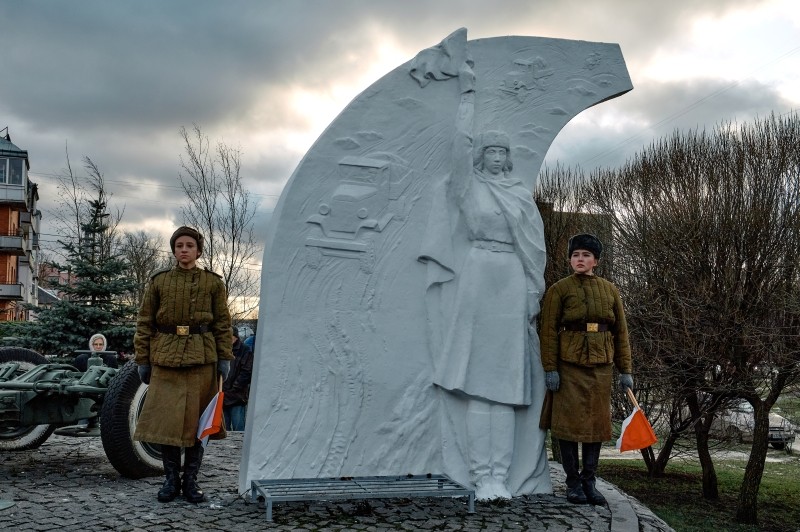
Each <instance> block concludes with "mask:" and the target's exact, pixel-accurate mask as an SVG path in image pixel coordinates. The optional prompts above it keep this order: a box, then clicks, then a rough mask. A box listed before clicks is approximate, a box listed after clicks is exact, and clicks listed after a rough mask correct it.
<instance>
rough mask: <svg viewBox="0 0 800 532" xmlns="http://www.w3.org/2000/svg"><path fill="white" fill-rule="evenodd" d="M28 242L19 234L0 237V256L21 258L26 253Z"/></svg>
mask: <svg viewBox="0 0 800 532" xmlns="http://www.w3.org/2000/svg"><path fill="white" fill-rule="evenodd" d="M27 248H28V241H27V239H26V238H24V237H23V236H22V235H20V234H15V235H0V254H4V255H17V256H20V257H21V256H23V255H25V254H26V251H28V249H27Z"/></svg>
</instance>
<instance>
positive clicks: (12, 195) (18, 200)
mask: <svg viewBox="0 0 800 532" xmlns="http://www.w3.org/2000/svg"><path fill="white" fill-rule="evenodd" d="M0 205H20V206H23V205H24V206H26V207H27V205H28V194H27V191H26V190H25V187H24V186H23V185H6V184H0Z"/></svg>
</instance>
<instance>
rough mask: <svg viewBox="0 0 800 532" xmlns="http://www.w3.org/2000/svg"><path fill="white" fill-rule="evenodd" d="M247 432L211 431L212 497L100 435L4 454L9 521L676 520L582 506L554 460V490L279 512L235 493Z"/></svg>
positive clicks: (295, 506) (145, 525)
mask: <svg viewBox="0 0 800 532" xmlns="http://www.w3.org/2000/svg"><path fill="white" fill-rule="evenodd" d="M241 443H242V434H241V433H233V434H229V438H228V439H226V440H223V441H212V442H211V443H210V444H209V447H208V449H207V450H206V458H205V460H204V463H203V467H202V469H201V474H200V479H199V480H200V484H201V486H202V487H203V489H204V491H205V492H206V495H207V501H206V502H204V503H201V504H198V505H194V504H189V503H187V502H185V501H183V500H181V499H178V500H176V501H174V502H172V503H167V504H162V503H159V502H157V501H156V498H155V494H156V492H157V491H158V488H159V487H160V485H161V482H162V480H161V479H160V478H150V479H144V480H129V479H126V478H121V477H120V476H119V474H118V473H117V472H116V470H114V468H112V467H111V464H109V463H108V461H107V460H106V457H105V454H104V453H103V448H102V444H101V443H100V438H70V437H65V436H56V435H54V436H51V437H50V439H49V440H48V441H47V442H46V443H45V444H44V445H42V446H41V447H40V448H39V449H36V450H34V451H25V452H17V453H2V454H0V508H3V504H2V503H3V502H6V503H13V504H12V505H11V506H9V507H8V508H5V509H0V529H2V530H15V529H16V530H26V531H27V530H62V531H71V530H80V531H94V530H114V531H139V530H164V531H167V530H232V531H234V530H235V531H237V532H238V531H247V530H264V529H273V530H326V531H327V530H366V531H372V530H464V531H476V530H553V531H556V530H557V531H571V530H612V531H619V532H623V531H625V532H628V531H631V532H636V531H644V532H647V531H663V530H671V529H670V528H669V527H668V526H667V525H666V524H665V523H664V522H663V521H661V520H660V519H658V518H657V517H656V516H655V515H653V513H652V512H650V511H649V510H648V509H647V508H645V507H643V506H642V505H640V504H639V503H638V502H637V501H636V500H635V499H632V498H630V497H628V496H626V495H625V494H623V493H621V492H620V491H618V490H617V489H616V488H614V486H612V485H610V484H608V483H605V482H602V481H601V482H599V483H598V488H599V489H601V490H602V492H603V494H604V495H605V496H606V498H607V499H608V502H609V504H608V507H605V506H603V507H594V506H584V505H580V506H576V505H572V504H569V503H567V501H566V499H565V497H564V490H565V486H564V474H563V472H562V470H561V467H560V466H559V465H558V464H555V463H552V464H551V467H550V471H551V475H552V478H553V487H554V490H555V494H553V495H535V496H527V497H517V498H515V499H512V500H502V501H497V502H483V501H478V502H477V503H476V507H475V510H476V511H475V513H474V514H469V513H467V507H466V498H454V499H436V498H432V499H390V500H377V501H370V502H369V503H368V504H365V503H363V502H358V501H353V502H330V503H325V502H314V503H304V502H293V503H275V505H274V509H273V514H274V522H272V523H267V521H266V516H265V511H264V505H263V504H260V505H258V504H252V503H247V502H245V501H244V500H243V499H242V498H240V497H238V496H237V492H236V484H237V481H238V467H239V456H240V452H241Z"/></svg>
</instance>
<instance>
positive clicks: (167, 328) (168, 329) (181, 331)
mask: <svg viewBox="0 0 800 532" xmlns="http://www.w3.org/2000/svg"><path fill="white" fill-rule="evenodd" d="M156 330H157V331H158V332H161V333H165V334H177V335H178V336H189V335H190V334H203V333H204V332H207V331H208V326H207V325H156Z"/></svg>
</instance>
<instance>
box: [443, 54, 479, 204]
mask: <svg viewBox="0 0 800 532" xmlns="http://www.w3.org/2000/svg"><path fill="white" fill-rule="evenodd" d="M458 86H459V90H460V92H461V99H460V101H459V104H458V113H457V114H456V128H455V135H454V136H453V145H452V153H451V159H452V170H451V174H450V184H449V187H448V192H449V193H450V194H451V195H452V197H453V199H454V200H455V201H456V203H457V204H458V205H459V206H460V205H461V203H462V201H463V199H464V197H465V196H466V194H467V191H468V190H469V186H470V183H471V182H472V148H473V146H472V128H473V122H474V118H475V73H474V72H473V71H472V68H471V67H470V66H469V65H468V64H467V63H466V62H465V63H464V64H463V65H462V66H461V68H460V69H459V71H458Z"/></svg>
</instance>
